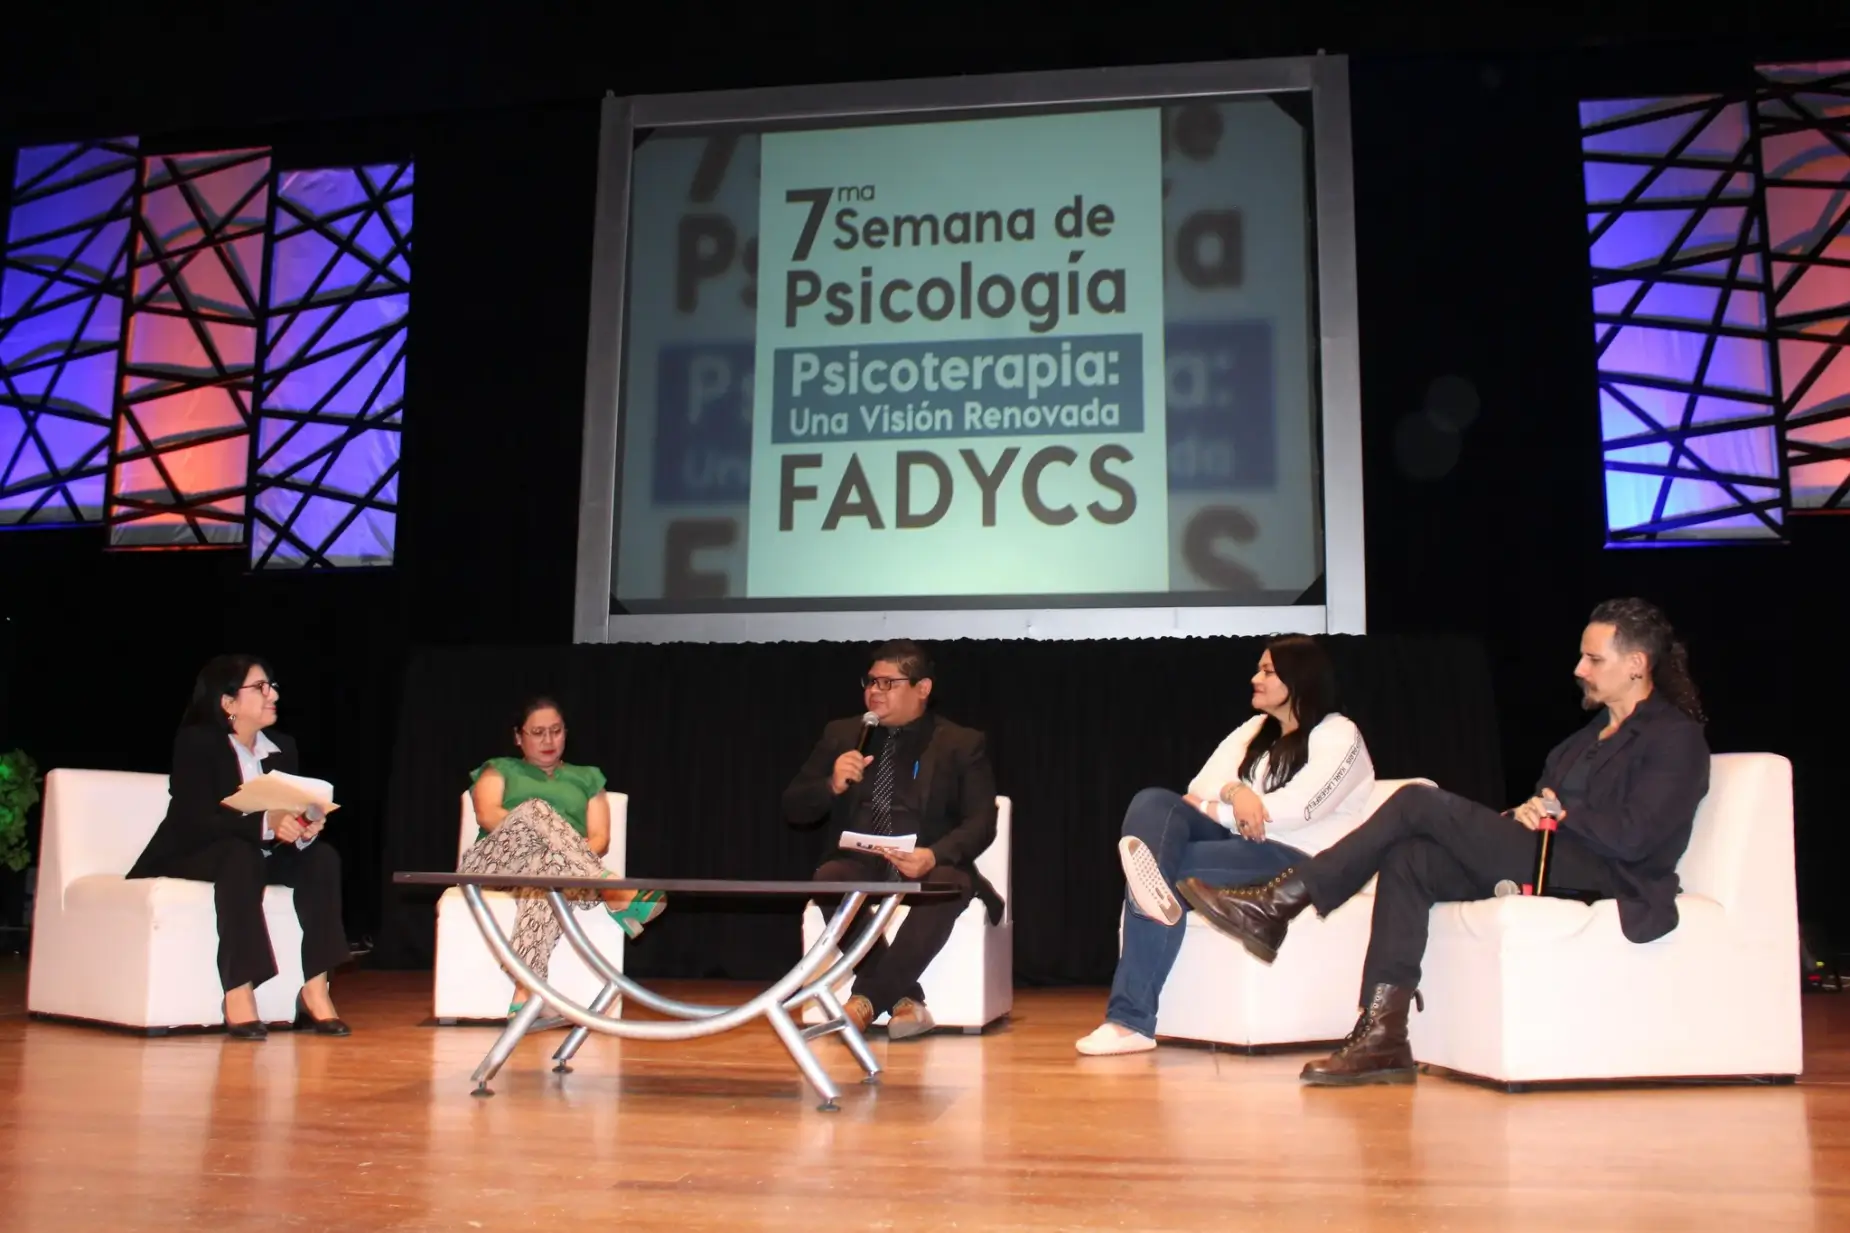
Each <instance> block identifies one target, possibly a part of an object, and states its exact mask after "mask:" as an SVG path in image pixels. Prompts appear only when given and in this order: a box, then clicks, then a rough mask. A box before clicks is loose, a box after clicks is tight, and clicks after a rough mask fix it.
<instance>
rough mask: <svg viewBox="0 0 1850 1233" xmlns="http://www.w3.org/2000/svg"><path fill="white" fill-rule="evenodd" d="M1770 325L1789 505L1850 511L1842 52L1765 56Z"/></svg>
mask: <svg viewBox="0 0 1850 1233" xmlns="http://www.w3.org/2000/svg"><path fill="white" fill-rule="evenodd" d="M1757 71H1758V73H1759V77H1760V83H1761V85H1760V90H1759V92H1758V95H1757V97H1756V99H1755V109H1756V123H1755V130H1756V135H1757V137H1758V138H1759V144H1760V150H1761V158H1762V161H1763V163H1764V169H1763V171H1762V173H1761V174H1762V184H1763V186H1764V192H1765V211H1766V227H1767V243H1768V248H1769V250H1770V256H1771V261H1770V266H1769V269H1768V275H1767V276H1768V281H1769V292H1770V296H1771V304H1772V324H1771V333H1772V337H1773V341H1774V346H1775V347H1776V348H1777V349H1778V372H1779V406H1778V413H1779V422H1780V428H1781V431H1782V437H1783V440H1784V443H1785V453H1786V469H1787V476H1788V479H1787V484H1788V496H1787V500H1788V503H1789V508H1791V509H1792V510H1794V511H1799V510H1835V511H1843V510H1845V509H1850V231H1847V230H1846V228H1847V227H1850V62H1839V63H1836V64H1791V65H1763V66H1761V67H1760V68H1759V69H1758V70H1757Z"/></svg>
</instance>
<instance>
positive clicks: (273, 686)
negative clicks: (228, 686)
mask: <svg viewBox="0 0 1850 1233" xmlns="http://www.w3.org/2000/svg"><path fill="white" fill-rule="evenodd" d="M280 688H282V687H281V685H279V684H278V683H277V682H275V681H252V682H251V683H250V684H249V685H240V686H238V692H239V693H242V692H244V691H245V690H247V689H254V690H256V691H257V692H258V693H260V694H274V693H275V692H276V691H277V690H278V689H280Z"/></svg>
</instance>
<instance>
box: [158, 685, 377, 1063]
mask: <svg viewBox="0 0 1850 1233" xmlns="http://www.w3.org/2000/svg"><path fill="white" fill-rule="evenodd" d="M279 697H280V694H279V692H278V690H277V686H276V678H275V676H274V675H273V674H272V673H271V671H270V669H269V666H268V665H267V664H265V663H264V662H263V661H262V660H261V659H258V658H257V657H256V656H254V655H220V656H219V657H218V658H216V659H214V660H212V662H210V663H208V664H207V665H206V666H205V667H204V668H201V669H200V670H199V677H198V679H197V680H195V681H194V682H193V700H192V702H191V703H190V704H188V706H187V708H186V713H185V715H184V716H183V717H182V718H181V721H180V730H179V732H177V733H176V734H175V735H174V738H173V772H172V774H171V775H170V776H169V777H168V781H167V793H168V797H169V800H168V805H167V816H166V817H165V818H164V819H162V821H161V824H160V827H159V828H158V829H157V830H156V831H155V832H154V837H153V838H152V839H150V840H148V846H147V848H146V849H144V850H143V852H142V854H141V857H140V859H138V860H137V861H136V862H135V867H134V868H133V869H131V870H129V874H128V876H129V877H131V878H185V879H188V880H190V881H194V882H210V883H212V888H213V891H212V898H213V904H214V906H215V907H216V908H217V910H218V976H219V982H220V984H221V986H222V987H223V988H224V990H225V1004H224V1014H225V1030H226V1032H227V1034H229V1035H230V1036H231V1037H233V1038H234V1039H237V1040H262V1039H263V1038H264V1037H265V1036H266V1035H268V1029H267V1028H266V1027H265V1025H264V1023H263V1021H262V1020H261V1019H259V1018H258V1017H257V986H258V985H261V984H263V983H264V982H265V981H267V980H269V979H270V978H271V977H272V976H275V975H276V955H275V952H274V951H273V950H272V949H271V946H270V930H269V926H268V925H267V924H266V923H265V922H264V917H263V890H264V887H266V886H289V887H293V888H294V889H295V912H296V919H297V920H299V921H300V922H301V923H302V973H303V975H304V976H305V977H307V980H306V982H305V983H304V984H303V986H302V992H301V994H300V996H299V997H298V998H297V1000H296V1026H297V1027H312V1028H313V1029H314V1030H315V1032H316V1033H317V1034H319V1035H322V1036H345V1035H347V1034H348V1028H347V1025H346V1024H345V1023H343V1022H342V1021H341V1019H340V1017H339V1016H338V1015H337V1014H335V1011H334V1001H333V998H332V996H331V995H330V994H329V992H328V973H330V972H331V971H333V970H334V968H336V967H337V966H339V965H340V964H342V963H345V962H346V961H347V959H348V956H349V953H350V952H349V950H348V947H347V935H346V931H345V929H344V928H343V927H342V925H341V918H340V854H339V853H338V852H336V851H334V849H333V848H330V847H329V846H328V845H327V844H326V843H324V842H321V830H322V827H323V826H325V825H326V822H325V820H324V819H322V818H321V817H318V816H298V815H294V814H290V813H288V812H286V811H284V810H279V809H273V810H270V811H269V812H268V813H263V814H245V813H239V812H238V811H237V810H235V809H232V808H230V807H228V806H226V805H224V804H222V803H221V802H223V801H224V799H225V798H226V797H228V796H230V795H232V794H233V793H235V792H236V791H237V790H238V788H239V786H240V785H242V784H244V783H246V782H248V781H249V780H252V779H256V778H258V777H259V776H261V775H264V774H267V773H268V772H270V771H283V772H286V773H294V772H295V771H296V747H295V742H294V741H293V740H291V739H289V737H287V736H285V735H283V734H282V733H281V732H275V731H267V729H269V728H270V726H271V725H272V724H274V723H275V722H276V703H277V699H278V698H279Z"/></svg>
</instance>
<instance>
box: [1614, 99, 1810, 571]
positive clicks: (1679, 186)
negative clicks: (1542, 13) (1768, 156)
mask: <svg viewBox="0 0 1850 1233" xmlns="http://www.w3.org/2000/svg"><path fill="white" fill-rule="evenodd" d="M1581 149H1582V157H1583V163H1584V168H1585V178H1586V201H1587V237H1588V245H1589V257H1590V263H1591V266H1592V272H1593V316H1594V322H1595V325H1594V334H1595V340H1596V345H1597V351H1598V357H1599V395H1600V419H1601V434H1600V435H1601V441H1602V443H1603V448H1604V453H1605V469H1606V527H1607V543H1608V544H1609V545H1611V546H1619V545H1641V544H1651V543H1666V542H1685V543H1688V542H1715V541H1719V540H1753V539H1763V540H1777V539H1779V538H1780V537H1781V536H1782V530H1783V510H1782V497H1783V475H1782V469H1781V460H1780V451H1779V445H1778V438H1777V426H1776V420H1775V401H1776V398H1775V392H1774V373H1773V358H1772V354H1771V347H1770V345H1769V342H1768V339H1767V337H1766V297H1765V294H1764V290H1763V287H1764V283H1763V277H1764V269H1765V265H1764V263H1765V237H1764V233H1763V230H1762V227H1761V221H1760V209H1759V200H1758V184H1757V179H1758V177H1757V168H1756V156H1757V148H1756V145H1755V142H1754V140H1753V132H1752V121H1751V108H1750V106H1749V104H1748V103H1747V102H1746V101H1730V100H1727V99H1723V98H1717V97H1693V98H1663V99H1630V100H1623V101H1616V102H1589V103H1583V104H1581Z"/></svg>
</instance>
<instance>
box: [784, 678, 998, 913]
mask: <svg viewBox="0 0 1850 1233" xmlns="http://www.w3.org/2000/svg"><path fill="white" fill-rule="evenodd" d="M925 722H926V723H927V724H928V725H930V728H929V731H928V733H927V734H926V738H925V752H924V753H923V754H921V755H920V756H919V801H920V809H919V838H918V842H919V844H920V845H921V846H922V847H928V848H930V849H931V851H932V855H933V856H935V857H937V859H938V863H939V864H940V865H955V866H957V867H958V868H961V869H965V870H967V871H969V872H970V873H971V874H972V875H973V876H974V878H975V882H976V886H977V894H978V895H979V896H980V897H981V898H982V899H983V902H984V905H985V906H986V907H988V908H989V912H990V916H991V917H992V918H996V917H999V916H1000V913H1001V900H1000V899H999V898H997V897H996V895H995V890H994V888H992V887H990V885H989V884H988V883H987V882H985V881H984V880H983V879H982V876H981V875H980V874H977V873H976V867H975V866H976V858H977V857H978V856H981V855H982V854H983V852H984V851H985V850H987V849H988V847H989V845H990V844H992V843H994V842H995V840H996V773H995V771H994V769H993V768H991V766H990V765H989V753H988V750H987V746H986V743H985V740H984V737H983V734H982V733H981V732H978V731H977V730H976V729H974V728H966V727H964V726H963V725H961V724H954V723H952V722H951V721H950V720H948V719H944V718H942V717H940V716H938V715H936V714H933V713H930V712H927V714H926V716H925ZM860 739H861V717H860V716H859V715H855V716H851V717H850V718H847V719H837V720H835V721H833V722H832V723H830V724H829V725H828V726H827V727H825V728H823V730H822V739H820V740H818V741H817V742H816V747H815V748H814V749H812V750H811V751H810V754H809V758H808V760H807V761H805V762H804V763H803V769H802V770H800V771H798V772H797V775H796V778H795V779H792V780H791V781H790V786H789V787H787V788H785V789H784V817H785V818H786V819H787V820H788V821H789V822H791V823H792V824H793V825H797V826H802V825H806V824H809V823H813V822H815V821H817V820H818V819H821V818H822V817H823V816H824V815H827V819H828V821H827V823H826V825H825V826H824V827H823V828H822V834H823V836H824V838H825V839H826V840H827V841H828V842H829V844H830V845H831V846H839V844H840V842H841V833H842V832H843V831H845V830H849V829H851V827H852V826H853V823H854V815H855V812H856V810H858V809H859V808H860V806H861V798H862V797H863V796H865V795H866V793H867V792H868V790H869V788H870V785H869V784H868V782H867V781H866V780H862V781H861V782H860V783H852V784H849V785H848V790H847V791H846V792H844V793H842V794H841V795H840V796H836V795H835V794H834V793H833V792H831V791H829V780H830V778H831V777H833V775H834V773H835V760H836V759H837V758H839V757H841V756H842V755H843V754H845V753H847V752H848V751H849V750H851V749H853V748H854V747H855V744H856V743H857V742H858V741H859V740H860Z"/></svg>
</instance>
